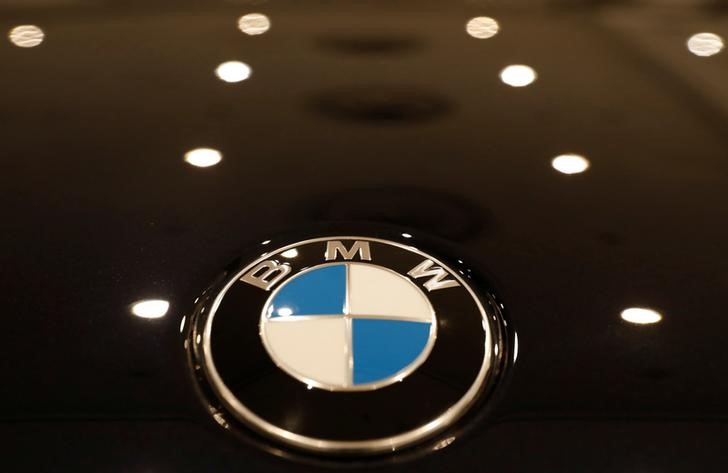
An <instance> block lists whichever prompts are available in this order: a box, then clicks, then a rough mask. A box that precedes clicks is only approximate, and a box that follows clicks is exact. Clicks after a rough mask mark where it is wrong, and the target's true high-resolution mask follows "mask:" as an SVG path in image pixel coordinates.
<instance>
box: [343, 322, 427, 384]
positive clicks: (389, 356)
mask: <svg viewBox="0 0 728 473" xmlns="http://www.w3.org/2000/svg"><path fill="white" fill-rule="evenodd" d="M429 338H430V324H429V323H424V322H406V321H401V320H385V319H354V320H352V344H353V346H354V347H353V350H354V373H353V381H354V384H365V383H371V382H375V381H379V380H382V379H385V378H389V377H390V376H393V375H394V374H396V373H397V372H398V371H400V370H402V369H404V368H405V367H407V366H408V365H410V364H411V363H412V362H413V361H415V359H416V358H417V357H418V356H419V355H420V353H422V350H424V349H425V347H426V346H427V342H428V340H429Z"/></svg>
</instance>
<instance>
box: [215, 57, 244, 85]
mask: <svg viewBox="0 0 728 473" xmlns="http://www.w3.org/2000/svg"><path fill="white" fill-rule="evenodd" d="M251 73H252V70H251V69H250V66H248V65H247V64H245V63H244V62H240V61H228V62H223V63H222V64H220V65H219V66H217V69H215V74H216V75H217V77H219V78H220V79H221V80H224V81H225V82H240V81H244V80H245V79H247V78H248V77H250V74H251Z"/></svg>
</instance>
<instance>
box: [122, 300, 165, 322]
mask: <svg viewBox="0 0 728 473" xmlns="http://www.w3.org/2000/svg"><path fill="white" fill-rule="evenodd" d="M168 310H169V301H165V300H162V299H147V300H143V301H138V302H135V303H134V304H132V306H131V313H132V314H134V315H136V316H137V317H141V318H143V319H158V318H160V317H164V316H165V315H167V311H168Z"/></svg>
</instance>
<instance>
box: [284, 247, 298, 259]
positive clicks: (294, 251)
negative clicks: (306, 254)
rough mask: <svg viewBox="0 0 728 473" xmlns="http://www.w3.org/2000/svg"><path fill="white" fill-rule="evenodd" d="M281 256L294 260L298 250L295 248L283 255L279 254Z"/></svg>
mask: <svg viewBox="0 0 728 473" xmlns="http://www.w3.org/2000/svg"><path fill="white" fill-rule="evenodd" d="M281 256H283V257H284V258H295V257H296V256H298V250H297V249H295V248H292V249H290V250H286V251H284V252H283V253H281Z"/></svg>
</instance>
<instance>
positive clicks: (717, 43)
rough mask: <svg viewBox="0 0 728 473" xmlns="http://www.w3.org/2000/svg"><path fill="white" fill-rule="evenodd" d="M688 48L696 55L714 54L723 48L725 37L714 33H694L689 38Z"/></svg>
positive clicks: (706, 55)
mask: <svg viewBox="0 0 728 473" xmlns="http://www.w3.org/2000/svg"><path fill="white" fill-rule="evenodd" d="M688 49H689V50H690V52H691V53H693V54H695V55H696V56H702V57H708V56H713V55H714V54H718V53H719V52H720V51H721V49H723V38H721V37H720V36H718V35H717V34H713V33H698V34H694V35H692V36H691V37H690V38H688Z"/></svg>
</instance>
